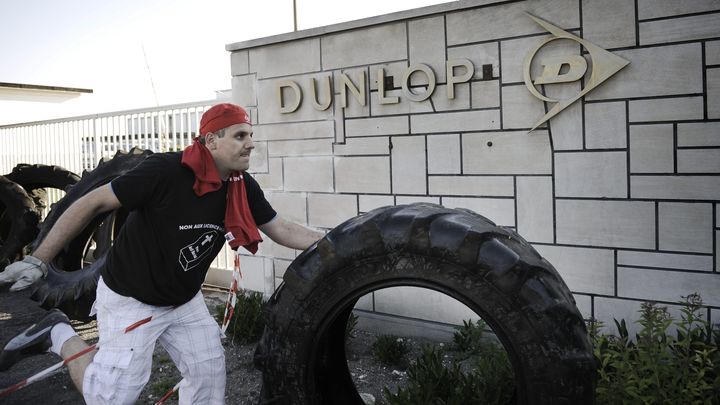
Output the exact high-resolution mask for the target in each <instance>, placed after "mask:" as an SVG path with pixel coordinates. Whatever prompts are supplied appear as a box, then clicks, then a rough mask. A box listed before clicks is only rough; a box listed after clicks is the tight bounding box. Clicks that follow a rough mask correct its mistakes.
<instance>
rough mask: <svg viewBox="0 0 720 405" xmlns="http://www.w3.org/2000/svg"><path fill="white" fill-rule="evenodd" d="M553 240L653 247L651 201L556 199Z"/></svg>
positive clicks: (572, 242)
mask: <svg viewBox="0 0 720 405" xmlns="http://www.w3.org/2000/svg"><path fill="white" fill-rule="evenodd" d="M555 212H556V217H555V221H556V227H557V228H556V229H557V242H558V243H566V244H573V245H587V246H607V247H620V248H623V247H624V248H637V249H654V248H655V204H654V203H653V202H645V201H600V200H595V201H593V200H556V201H555Z"/></svg>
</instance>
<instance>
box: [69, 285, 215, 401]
mask: <svg viewBox="0 0 720 405" xmlns="http://www.w3.org/2000/svg"><path fill="white" fill-rule="evenodd" d="M94 308H95V310H96V311H97V322H98V331H99V334H100V339H99V349H98V352H97V354H95V358H94V359H93V361H92V363H90V365H89V366H88V367H87V369H85V377H84V379H83V396H84V397H85V402H87V403H88V404H90V405H94V404H112V405H117V404H133V403H135V401H137V399H138V397H139V396H140V392H141V391H142V389H143V387H144V386H145V384H147V382H148V380H149V378H150V371H151V366H152V354H153V350H154V348H155V342H156V341H157V340H159V341H160V344H162V345H163V347H164V348H165V350H167V352H168V354H170V357H171V358H172V360H173V361H174V362H175V365H176V366H177V368H178V369H179V370H180V373H181V374H182V376H183V378H184V379H185V381H184V382H183V384H182V385H181V386H180V398H179V403H180V404H181V405H184V404H224V402H225V353H224V351H223V347H222V344H221V343H220V334H221V333H220V328H219V326H218V324H217V322H216V321H215V320H214V319H213V318H212V316H210V313H209V312H208V310H207V306H206V305H205V301H204V300H203V297H202V294H201V293H200V292H198V293H197V295H195V297H194V298H193V299H192V300H190V301H189V302H187V303H186V304H183V305H181V306H179V307H177V308H174V309H173V308H172V307H156V306H152V305H147V304H143V303H141V302H140V301H137V300H135V299H133V298H130V297H124V296H122V295H119V294H116V293H115V292H114V291H112V290H110V288H108V287H107V286H106V285H105V283H104V282H103V280H102V278H101V279H100V281H99V282H98V288H97V298H96V300H95V304H94ZM148 316H153V319H152V321H151V322H149V323H147V324H144V325H141V326H139V327H138V328H136V329H134V330H132V331H130V332H127V333H124V332H123V331H124V330H125V328H127V327H128V326H130V325H132V324H134V323H135V322H137V321H139V320H141V319H144V318H147V317H148ZM118 335H119V337H118ZM109 339H112V340H109ZM106 342H107V343H106Z"/></svg>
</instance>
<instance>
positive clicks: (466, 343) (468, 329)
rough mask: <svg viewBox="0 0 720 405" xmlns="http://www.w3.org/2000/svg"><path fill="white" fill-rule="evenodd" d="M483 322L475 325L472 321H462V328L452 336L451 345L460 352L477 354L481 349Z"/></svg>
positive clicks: (479, 321)
mask: <svg viewBox="0 0 720 405" xmlns="http://www.w3.org/2000/svg"><path fill="white" fill-rule="evenodd" d="M484 330H485V322H484V321H483V320H482V319H480V320H478V321H477V323H473V321H472V320H468V321H463V326H462V327H460V328H459V329H458V330H457V331H456V332H455V333H454V334H453V343H454V344H455V347H457V349H458V350H459V351H460V352H463V353H466V354H478V353H480V352H481V351H482V348H483V341H482V338H483V332H484Z"/></svg>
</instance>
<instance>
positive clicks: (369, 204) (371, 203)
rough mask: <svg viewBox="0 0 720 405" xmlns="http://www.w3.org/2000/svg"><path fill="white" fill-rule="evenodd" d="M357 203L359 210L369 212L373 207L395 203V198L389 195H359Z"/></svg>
mask: <svg viewBox="0 0 720 405" xmlns="http://www.w3.org/2000/svg"><path fill="white" fill-rule="evenodd" d="M358 204H359V208H360V212H370V211H372V210H374V209H375V208H380V207H387V206H389V205H395V198H394V197H393V196H391V195H362V194H361V195H359V196H358Z"/></svg>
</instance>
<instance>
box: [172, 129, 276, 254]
mask: <svg viewBox="0 0 720 405" xmlns="http://www.w3.org/2000/svg"><path fill="white" fill-rule="evenodd" d="M181 162H182V164H183V165H185V166H187V167H189V168H190V169H191V170H192V171H193V173H195V184H193V190H194V191H195V194H197V195H198V196H202V195H204V194H207V193H209V192H212V191H217V190H220V188H221V187H222V180H220V175H219V174H218V172H217V168H216V167H215V161H214V160H213V157H212V155H211V154H210V151H209V150H208V148H207V147H206V146H205V145H203V144H202V143H200V142H198V141H197V140H196V141H195V142H193V144H192V145H190V146H188V147H187V148H185V150H184V151H183V154H182V160H181ZM228 180H229V181H230V184H229V185H228V190H227V204H225V229H226V230H227V231H228V233H227V234H225V239H227V241H228V243H229V244H230V247H231V248H232V249H233V250H237V248H238V247H239V246H243V247H244V248H245V249H247V250H248V251H249V252H250V253H253V254H254V253H255V252H257V250H258V243H260V242H262V238H261V237H260V232H259V231H258V228H257V225H256V224H255V220H254V219H253V217H252V215H251V213H250V206H249V205H248V200H247V193H246V192H245V180H244V179H243V176H242V175H241V174H240V173H238V172H233V173H231V174H230V178H229V179H228Z"/></svg>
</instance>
